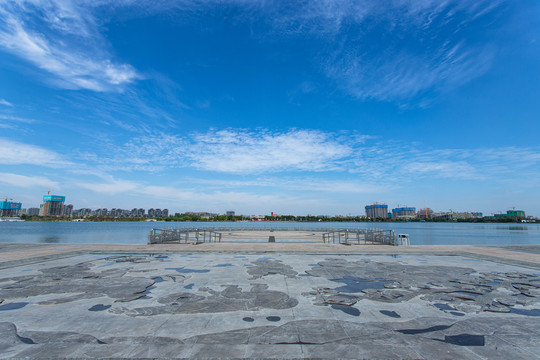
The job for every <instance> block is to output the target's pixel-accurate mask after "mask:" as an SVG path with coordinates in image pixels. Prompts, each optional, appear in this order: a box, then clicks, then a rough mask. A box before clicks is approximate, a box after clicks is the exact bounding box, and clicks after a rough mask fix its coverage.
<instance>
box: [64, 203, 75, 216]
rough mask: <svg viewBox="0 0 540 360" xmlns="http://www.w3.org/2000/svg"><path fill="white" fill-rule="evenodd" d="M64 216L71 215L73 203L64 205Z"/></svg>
mask: <svg viewBox="0 0 540 360" xmlns="http://www.w3.org/2000/svg"><path fill="white" fill-rule="evenodd" d="M64 216H68V217H71V216H73V205H71V204H69V205H65V206H64Z"/></svg>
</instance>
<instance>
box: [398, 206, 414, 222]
mask: <svg viewBox="0 0 540 360" xmlns="http://www.w3.org/2000/svg"><path fill="white" fill-rule="evenodd" d="M415 215H416V208H414V207H400V208H395V209H392V217H393V218H394V219H412V218H414V217H415Z"/></svg>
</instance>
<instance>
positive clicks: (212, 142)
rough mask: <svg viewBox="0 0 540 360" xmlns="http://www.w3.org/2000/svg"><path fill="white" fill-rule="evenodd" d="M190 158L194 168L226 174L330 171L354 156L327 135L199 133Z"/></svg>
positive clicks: (303, 132)
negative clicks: (338, 161) (350, 155)
mask: <svg viewBox="0 0 540 360" xmlns="http://www.w3.org/2000/svg"><path fill="white" fill-rule="evenodd" d="M190 150H191V151H190V152H189V153H188V156H189V157H190V159H191V162H192V164H193V165H194V166H195V167H198V168H200V169H204V170H211V171H219V172H227V173H257V172H268V171H284V170H301V171H306V170H307V171H325V170H326V171H327V170H331V169H333V168H335V167H336V166H337V160H339V159H342V158H344V157H345V156H347V155H349V154H350V153H351V148H350V147H349V146H347V145H346V144H342V143H339V142H338V141H337V140H336V139H335V138H334V137H333V136H331V135H330V134H328V133H324V132H320V131H314V130H291V131H289V132H269V131H262V132H248V131H238V130H222V131H211V132H208V133H205V134H196V135H195V136H194V138H193V143H192V145H191V146H190Z"/></svg>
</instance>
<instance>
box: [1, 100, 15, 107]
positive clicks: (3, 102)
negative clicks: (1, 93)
mask: <svg viewBox="0 0 540 360" xmlns="http://www.w3.org/2000/svg"><path fill="white" fill-rule="evenodd" d="M0 105H5V106H13V104H12V103H10V102H9V101H7V100H6V99H0Z"/></svg>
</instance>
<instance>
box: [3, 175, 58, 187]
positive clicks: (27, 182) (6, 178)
mask: <svg viewBox="0 0 540 360" xmlns="http://www.w3.org/2000/svg"><path fill="white" fill-rule="evenodd" d="M0 182H2V183H5V184H9V185H13V186H18V187H25V188H28V187H34V186H41V187H42V188H57V187H58V186H59V185H58V183H57V182H56V181H52V180H50V179H48V178H45V177H42V176H26V175H19V174H11V173H0Z"/></svg>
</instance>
